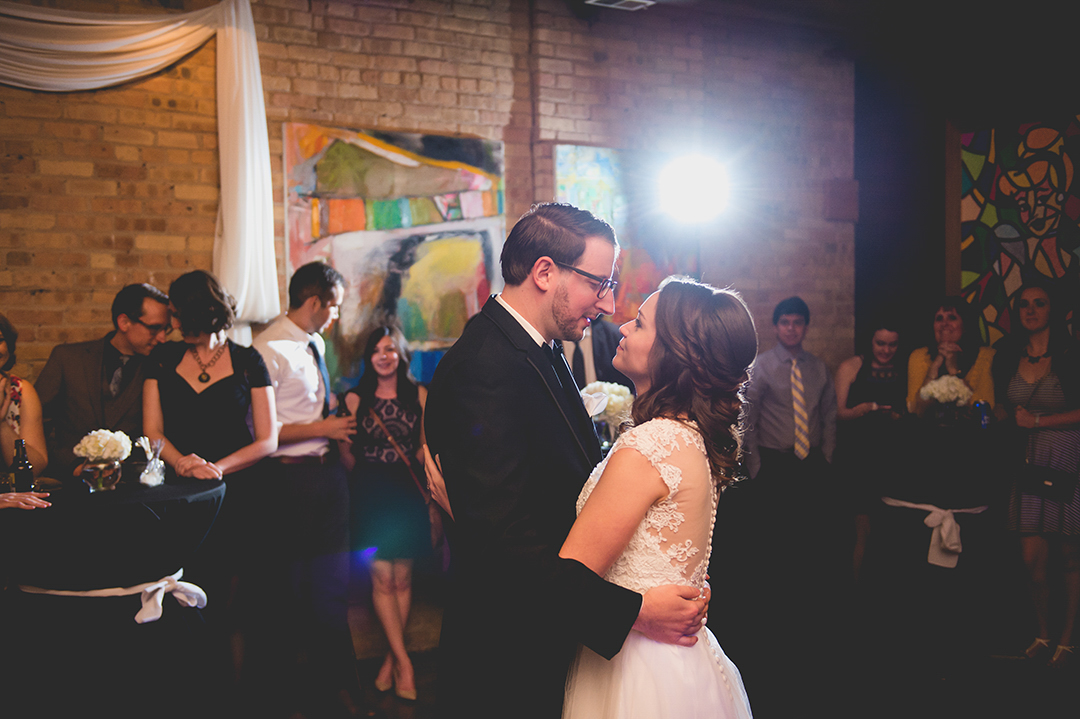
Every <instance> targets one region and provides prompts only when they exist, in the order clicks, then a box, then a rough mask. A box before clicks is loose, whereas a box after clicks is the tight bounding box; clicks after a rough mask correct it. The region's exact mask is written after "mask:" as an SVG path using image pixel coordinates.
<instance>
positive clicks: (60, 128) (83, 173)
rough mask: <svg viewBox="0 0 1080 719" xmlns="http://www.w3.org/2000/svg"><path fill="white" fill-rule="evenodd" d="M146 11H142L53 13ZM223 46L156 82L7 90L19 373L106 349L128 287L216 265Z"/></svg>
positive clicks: (12, 295)
mask: <svg viewBox="0 0 1080 719" xmlns="http://www.w3.org/2000/svg"><path fill="white" fill-rule="evenodd" d="M56 6H57V7H63V8H64V9H68V10H86V11H94V12H117V11H118V10H119V11H121V12H140V11H141V12H145V11H146V9H145V8H142V7H140V6H138V5H131V4H123V5H119V6H118V5H117V4H115V3H110V4H107V5H106V4H101V3H82V2H67V3H57V4H56ZM215 57H216V56H215V42H214V41H213V40H211V41H210V42H209V43H207V44H206V45H204V46H203V47H202V48H201V49H199V50H197V51H196V52H194V53H192V54H191V55H190V56H188V57H187V58H185V59H184V60H183V61H181V62H180V63H178V64H176V65H175V66H173V67H171V68H169V69H168V70H167V71H164V72H161V73H159V74H157V75H155V76H153V77H150V78H147V79H145V80H142V81H138V82H132V83H127V84H125V85H121V86H119V87H116V88H111V89H107V90H101V91H96V92H76V93H43V92H30V91H26V90H19V89H15V88H10V87H6V86H0V143H2V148H3V153H2V155H0V173H2V176H0V253H2V256H3V260H4V261H3V267H2V269H0V312H3V313H4V314H6V315H7V316H8V318H9V319H11V321H12V323H13V324H14V325H15V326H16V328H18V330H19V346H18V358H19V363H18V365H16V367H15V372H17V373H21V374H25V375H27V376H30V377H34V376H36V375H37V373H38V371H40V369H41V366H42V365H43V364H44V361H45V359H46V358H47V357H48V354H49V351H50V350H51V349H52V347H53V345H55V344H58V343H60V342H74V341H79V340H84V339H90V338H93V337H100V336H101V335H102V334H104V332H105V331H107V330H108V329H110V328H111V324H112V321H111V317H110V311H109V310H110V306H111V304H112V300H113V296H114V295H115V294H116V292H117V290H119V289H120V288H121V287H123V286H124V285H125V284H128V283H131V282H151V283H153V284H155V285H157V286H159V287H167V286H168V284H169V282H171V281H172V280H173V279H174V278H175V277H176V276H178V275H180V274H182V273H183V272H186V271H188V270H190V269H193V268H196V267H203V268H206V267H209V266H210V264H211V253H212V250H213V242H214V226H215V220H216V217H217V205H218V155H217V119H216V118H217V114H216V113H217V110H216V107H215V101H214V96H215V86H214V77H215V74H214V65H215Z"/></svg>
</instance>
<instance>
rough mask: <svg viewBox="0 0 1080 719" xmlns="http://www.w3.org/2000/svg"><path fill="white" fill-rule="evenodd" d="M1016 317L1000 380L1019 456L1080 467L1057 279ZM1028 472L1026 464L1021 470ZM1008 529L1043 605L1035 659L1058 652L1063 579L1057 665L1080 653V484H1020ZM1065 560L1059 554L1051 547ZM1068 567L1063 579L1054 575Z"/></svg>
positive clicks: (1078, 414) (1072, 367)
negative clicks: (1060, 594) (1077, 649)
mask: <svg viewBox="0 0 1080 719" xmlns="http://www.w3.org/2000/svg"><path fill="white" fill-rule="evenodd" d="M1015 298H1016V299H1015V310H1016V311H1015V312H1014V314H1013V317H1014V320H1013V321H1014V322H1017V321H1019V324H1020V327H1019V328H1018V329H1017V330H1014V332H1013V334H1012V335H1010V337H1008V338H1006V340H1003V341H1002V342H1000V343H999V347H1000V349H999V351H998V356H997V359H996V360H995V361H994V372H995V378H994V384H995V386H996V387H997V388H998V392H999V402H1000V403H1001V404H1003V405H1004V410H1005V411H1004V413H1003V414H1005V415H1006V416H1007V417H1008V418H1009V419H1010V420H1011V424H1012V425H1013V430H1014V431H1015V432H1016V433H1017V434H1018V435H1019V438H1020V439H1021V442H1020V446H1021V449H1019V450H1018V451H1017V455H1018V456H1017V457H1015V458H1014V459H1019V457H1020V456H1023V457H1025V458H1026V459H1028V460H1030V461H1031V462H1033V463H1034V464H1037V465H1039V466H1043V467H1050V468H1052V469H1055V470H1060V471H1062V472H1068V473H1069V474H1070V475H1071V476H1072V477H1077V476H1078V473H1080V469H1078V464H1080V350H1078V348H1077V347H1076V346H1075V343H1074V342H1073V341H1072V338H1071V337H1070V336H1069V333H1068V330H1067V329H1066V326H1065V311H1064V308H1063V307H1062V306H1061V302H1059V301H1056V300H1055V298H1054V297H1052V295H1051V291H1050V287H1049V285H1045V284H1040V283H1032V284H1028V285H1025V286H1024V287H1023V288H1021V290H1020V292H1018V293H1016V295H1015ZM1021 471H1022V470H1021ZM1008 528H1009V529H1010V530H1011V531H1014V532H1017V533H1019V535H1020V546H1021V549H1022V552H1023V556H1024V564H1025V565H1026V566H1027V570H1028V578H1029V582H1030V588H1031V597H1032V601H1033V604H1034V607H1035V619H1036V622H1037V625H1038V636H1037V637H1036V638H1035V640H1034V641H1033V642H1032V643H1031V646H1029V647H1028V648H1027V650H1026V651H1025V654H1026V655H1027V656H1028V658H1030V659H1036V658H1038V659H1042V658H1044V657H1045V656H1047V655H1050V648H1051V639H1050V637H1051V623H1050V607H1051V606H1053V605H1054V604H1055V603H1053V602H1051V601H1050V592H1051V588H1052V587H1056V586H1059V585H1063V586H1064V588H1065V598H1064V602H1062V603H1061V606H1062V609H1063V610H1064V616H1063V617H1061V621H1060V623H1058V624H1057V625H1056V626H1055V627H1054V629H1055V630H1056V634H1054V636H1055V638H1056V640H1057V641H1056V643H1057V646H1056V648H1055V650H1054V652H1053V655H1052V656H1050V660H1049V663H1050V665H1051V666H1061V665H1062V664H1064V663H1066V662H1067V661H1069V658H1070V657H1071V656H1072V654H1073V639H1072V636H1073V629H1074V626H1075V624H1076V618H1077V613H1078V612H1077V610H1078V607H1080V485H1076V486H1074V487H1073V488H1072V491H1071V492H1070V493H1069V496H1068V499H1065V500H1064V501H1062V500H1061V499H1060V498H1053V497H1049V496H1044V495H1043V494H1041V493H1037V492H1035V491H1029V490H1027V489H1026V488H1025V487H1024V486H1022V485H1021V484H1019V483H1016V484H1014V485H1013V486H1012V491H1011V494H1010V499H1009V514H1008ZM1053 551H1058V552H1060V553H1061V561H1060V563H1059V562H1055V561H1052V560H1051V552H1053ZM1053 572H1060V574H1059V576H1058V577H1053V576H1051V573H1053Z"/></svg>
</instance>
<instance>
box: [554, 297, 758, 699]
mask: <svg viewBox="0 0 1080 719" xmlns="http://www.w3.org/2000/svg"><path fill="white" fill-rule="evenodd" d="M621 332H622V334H623V339H622V341H621V342H620V343H619V348H618V351H617V352H616V354H615V359H614V361H613V363H612V364H613V365H614V366H615V368H616V369H618V370H619V371H621V372H622V373H623V374H625V375H626V376H627V377H629V378H630V379H631V380H633V382H634V385H635V387H636V389H637V395H638V396H637V399H636V400H635V401H634V405H633V425H634V426H633V427H632V428H631V429H629V430H627V431H625V432H624V433H623V434H622V435H621V436H620V437H619V439H618V441H617V442H616V443H615V445H614V447H612V450H611V452H610V454H609V455H608V457H607V459H605V460H604V461H603V462H601V463H600V464H599V465H598V466H597V467H596V469H595V470H594V471H593V473H592V475H591V476H590V477H589V480H588V481H587V482H586V483H585V486H584V488H583V489H582V491H581V495H580V497H579V498H578V502H577V509H578V519H577V521H576V522H575V523H574V527H573V529H572V530H571V532H570V535H569V536H568V537H567V540H566V543H565V544H564V545H563V548H562V550H561V551H560V556H562V557H568V558H572V559H576V560H578V561H580V562H582V563H583V564H585V565H586V566H587V567H589V568H590V569H592V570H593V571H594V572H596V573H597V574H599V575H601V576H603V577H604V578H605V579H607V580H608V581H610V582H614V583H616V584H619V585H622V586H624V587H627V588H629V589H633V590H635V591H638V592H641V593H645V592H646V591H647V590H649V589H650V588H652V587H657V586H661V585H665V584H682V585H690V586H693V587H697V588H699V589H703V588H704V587H705V572H706V570H707V568H708V565H709V555H710V552H711V549H712V530H713V522H714V521H715V518H716V504H717V500H718V499H719V495H720V491H721V490H722V489H723V487H724V486H725V485H726V484H728V483H729V482H730V481H731V479H730V473H731V470H732V468H733V467H734V466H735V463H736V462H737V460H738V454H739V439H740V433H741V427H740V415H741V407H742V398H741V392H742V389H743V387H744V385H745V383H746V382H747V379H748V371H749V368H750V365H751V364H752V363H753V361H754V357H755V355H756V354H757V334H756V332H755V330H754V322H753V319H752V318H751V316H750V313H749V311H748V310H747V308H746V305H745V304H744V303H743V301H742V299H741V298H740V297H739V296H738V295H737V294H736V293H734V292H731V291H729V290H718V289H716V288H713V287H710V286H708V285H703V284H700V283H697V282H693V281H691V280H684V279H669V280H668V281H667V282H666V283H665V284H663V285H661V289H660V291H658V292H656V293H654V294H653V295H651V296H650V297H649V298H648V299H647V300H646V301H645V302H644V303H643V304H642V305H641V309H640V311H639V313H638V316H637V318H636V319H635V320H633V321H631V322H628V323H626V324H625V325H623V326H622V328H621ZM697 638H698V641H697V642H696V643H695V644H694V645H693V646H689V647H684V646H676V645H671V644H661V643H658V642H655V641H653V640H651V639H649V638H647V637H646V636H645V635H644V634H641V633H639V632H636V631H632V632H630V635H629V636H628V637H627V639H626V642H625V643H624V644H623V647H622V650H621V651H620V652H619V653H618V654H617V655H616V656H615V658H614V659H612V660H611V661H607V660H605V659H604V658H602V657H600V656H599V655H597V654H596V653H594V652H593V651H591V650H590V649H588V648H585V647H582V648H580V649H579V650H578V655H577V659H576V660H575V662H574V665H573V667H572V668H571V671H570V675H569V677H568V679H567V686H566V701H565V705H564V709H563V717H564V719H637V718H640V719H662V718H664V717H671V718H672V719H690V718H692V717H709V718H710V719H713V718H716V719H728V718H731V719H749V717H750V716H751V713H750V703H749V700H748V698H747V696H746V690H745V689H744V688H743V683H742V678H741V677H740V675H739V670H738V669H737V668H736V667H735V665H734V664H733V663H732V662H731V660H730V659H728V658H727V656H726V655H725V654H724V652H723V650H722V649H721V648H720V645H719V644H718V643H717V641H716V637H714V636H713V634H712V632H710V631H709V630H708V629H707V628H705V627H702V629H701V630H700V632H699V633H698V636H697Z"/></svg>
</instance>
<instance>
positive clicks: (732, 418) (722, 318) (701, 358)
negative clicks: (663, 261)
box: [632, 277, 757, 485]
mask: <svg viewBox="0 0 1080 719" xmlns="http://www.w3.org/2000/svg"><path fill="white" fill-rule="evenodd" d="M653 322H654V325H655V327H656V339H655V340H654V341H653V346H652V350H651V351H650V353H649V375H650V377H649V379H650V384H649V388H648V390H647V391H645V392H643V393H642V394H641V395H639V396H638V398H637V399H635V400H634V404H633V410H632V416H633V421H634V424H635V425H641V424H644V423H645V422H647V421H649V420H650V419H654V418H656V417H668V418H671V419H682V418H686V419H689V420H692V421H694V422H696V423H697V427H698V430H699V432H700V433H701V436H702V437H703V438H704V440H705V449H706V452H707V454H708V457H709V465H710V466H711V468H712V474H713V479H714V480H715V481H716V482H717V483H718V484H721V485H726V484H728V483H730V482H731V481H732V480H731V478H730V475H731V472H730V471H729V470H730V469H731V468H732V467H734V466H735V464H736V463H737V462H738V461H739V450H740V446H741V441H742V427H741V424H740V417H741V414H742V404H743V395H742V393H743V389H744V388H745V387H746V383H747V382H748V380H749V370H750V365H751V364H753V362H754V358H755V357H756V356H757V331H756V330H755V328H754V319H753V318H752V317H751V316H750V311H749V310H748V309H747V308H746V303H744V302H743V300H742V297H740V296H739V294H738V293H737V292H734V291H733V290H727V289H725V290H720V289H717V288H715V287H712V286H710V285H706V284H702V283H700V282H696V281H694V280H692V279H689V278H686V277H669V278H668V279H666V280H664V282H663V283H662V284H661V285H660V295H659V297H657V301H656V317H655V318H654V320H653Z"/></svg>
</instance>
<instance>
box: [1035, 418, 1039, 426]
mask: <svg viewBox="0 0 1080 719" xmlns="http://www.w3.org/2000/svg"><path fill="white" fill-rule="evenodd" d="M1035 426H1036V427H1038V426H1039V415H1035Z"/></svg>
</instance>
